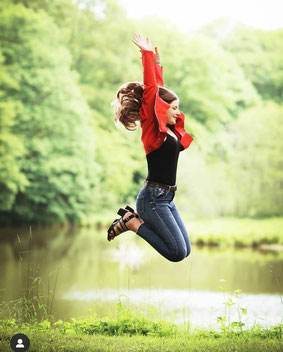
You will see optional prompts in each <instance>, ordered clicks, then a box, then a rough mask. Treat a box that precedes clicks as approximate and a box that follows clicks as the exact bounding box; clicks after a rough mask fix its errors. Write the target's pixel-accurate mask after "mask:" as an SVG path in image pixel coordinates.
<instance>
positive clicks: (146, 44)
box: [132, 34, 152, 51]
mask: <svg viewBox="0 0 283 352" xmlns="http://www.w3.org/2000/svg"><path fill="white" fill-rule="evenodd" d="M132 42H134V43H135V44H136V46H138V47H139V48H140V49H141V50H150V51H152V46H151V42H150V39H149V38H148V37H146V41H145V40H144V39H143V37H142V36H141V35H140V34H135V35H134V39H133V40H132Z"/></svg>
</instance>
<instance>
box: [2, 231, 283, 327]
mask: <svg viewBox="0 0 283 352" xmlns="http://www.w3.org/2000/svg"><path fill="white" fill-rule="evenodd" d="M0 232H1V236H0V241H1V246H0V267H1V275H0V295H1V301H2V300H5V301H10V300H13V299H16V298H19V297H20V296H21V294H22V289H23V288H24V287H25V286H26V282H27V279H26V278H27V273H28V264H29V263H30V267H32V270H33V273H32V276H33V277H36V276H40V277H41V283H40V292H41V293H42V294H45V295H47V293H48V290H49V291H50V290H52V291H53V292H55V294H54V302H53V306H52V314H53V315H54V316H55V317H56V319H62V320H66V321H70V318H71V317H74V318H81V317H85V316H89V315H90V312H91V309H93V308H95V311H96V313H97V315H98V316H105V315H107V314H108V313H109V312H114V311H115V307H116V304H117V303H118V301H119V300H121V301H122V302H124V303H125V304H127V305H133V306H137V307H139V308H141V307H143V309H145V310H148V309H150V308H151V307H155V310H156V312H157V314H158V315H159V316H160V317H161V318H163V319H168V320H171V319H173V320H174V321H175V322H176V323H177V324H184V323H186V322H188V321H189V322H190V324H191V325H192V326H193V327H205V328H217V323H216V320H217V317H219V316H224V314H225V313H224V311H225V304H224V302H227V300H228V298H229V297H231V298H232V300H233V302H235V305H233V306H232V307H231V308H230V312H229V316H228V318H229V319H231V321H235V320H237V321H239V313H240V314H241V313H242V312H243V310H241V308H244V309H246V310H247V314H241V317H240V319H241V320H242V321H243V322H244V323H245V325H246V326H252V325H254V323H255V322H256V323H259V324H261V325H266V326H269V325H274V324H277V323H279V322H282V317H283V301H282V293H283V287H282V282H281V280H282V273H283V255H282V252H272V251H268V252H267V251H265V252H260V251H255V250H252V249H241V250H235V249H219V248H198V247H196V246H194V245H193V246H192V253H191V255H190V256H189V257H188V258H186V259H185V260H183V261H181V262H178V263H173V262H169V261H167V260H166V259H165V258H163V257H162V256H160V255H159V254H158V253H157V252H155V251H154V250H153V249H152V248H151V247H150V246H149V245H148V244H147V243H146V242H145V241H143V240H142V239H141V238H139V237H138V236H137V235H135V234H134V233H132V232H126V233H124V234H122V235H121V236H119V237H117V238H116V239H115V240H114V241H112V242H108V241H107V240H106V231H105V230H104V231H98V230H96V229H90V228H76V227H73V228H68V227H58V226H57V227H56V226H53V227H51V226H48V227H46V226H45V227H43V226H39V225H38V226H35V225H32V226H31V227H29V226H24V227H5V228H1V229H0ZM31 235H32V239H31V240H30V238H31ZM29 251H30V255H29ZM56 278H57V281H56ZM48 285H49V286H48ZM55 285H56V286H55ZM48 287H49V289H48ZM237 289H240V290H242V291H243V292H242V293H240V295H239V298H237V297H235V296H233V295H232V293H233V292H234V291H235V290H237ZM50 297H51V294H50Z"/></svg>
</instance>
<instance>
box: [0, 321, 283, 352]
mask: <svg viewBox="0 0 283 352" xmlns="http://www.w3.org/2000/svg"><path fill="white" fill-rule="evenodd" d="M124 318H125V317H124ZM128 318H129V316H128ZM141 322H143V324H141ZM107 323H108V324H107ZM145 325H147V328H148V327H149V326H151V329H152V330H148V329H147V328H146V329H143V328H141V326H143V327H144V326H145ZM98 326H100V327H99V328H98ZM111 326H112V328H114V326H116V330H115V329H111V328H110V327H111ZM138 326H139V327H140V328H139V329H138V330H135V329H136V328H137V327H138ZM157 326H158V328H157V329H156V326H155V324H154V323H153V322H150V321H149V320H147V319H144V317H143V318H142V317H141V316H134V315H131V318H130V319H128V320H127V322H125V320H123V319H121V317H120V318H118V319H116V325H115V324H114V320H113V321H112V324H111V323H110V321H109V320H108V321H107V319H106V320H105V319H93V318H88V319H84V320H80V321H73V322H72V323H66V322H62V321H59V324H58V322H57V323H54V324H51V323H50V322H49V321H47V320H45V321H43V322H41V323H37V324H32V325H31V324H21V325H17V324H16V323H15V321H14V320H6V321H2V322H1V326H0V350H1V351H10V346H9V341H10V339H11V337H12V336H13V335H14V334H16V333H19V332H20V333H24V334H25V335H27V336H28V337H29V339H30V341H31V345H30V348H29V351H34V352H35V351H36V352H46V351H84V352H85V351H113V352H114V351H115V352H117V351H121V352H122V351H159V352H160V351H168V352H169V351H170V352H172V351H225V352H226V351H251V352H254V351H269V352H273V351H282V349H283V343H282V333H283V325H278V326H275V327H272V328H260V327H259V326H255V327H253V328H252V329H251V330H246V331H225V332H216V331H206V330H204V331H202V330H197V331H195V332H193V333H190V332H188V331H184V330H182V329H181V328H178V327H176V326H175V327H174V326H173V325H172V323H169V322H164V321H163V322H159V324H157ZM170 326H171V327H172V330H171V329H168V328H169V327H170ZM103 327H104V330H103ZM133 328H134V330H133ZM97 329H98V330H97Z"/></svg>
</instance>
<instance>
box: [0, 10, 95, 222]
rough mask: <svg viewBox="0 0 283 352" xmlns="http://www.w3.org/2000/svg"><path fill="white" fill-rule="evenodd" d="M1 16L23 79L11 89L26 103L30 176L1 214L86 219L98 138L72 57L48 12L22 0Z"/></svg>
mask: <svg viewBox="0 0 283 352" xmlns="http://www.w3.org/2000/svg"><path fill="white" fill-rule="evenodd" d="M0 17H1V20H0V23H1V24H0V27H1V33H2V36H1V43H2V45H1V48H2V55H3V57H4V60H5V69H6V72H7V74H8V75H9V78H10V80H11V81H12V82H15V84H13V86H11V87H7V86H6V87H5V90H4V91H5V94H8V93H9V97H10V100H11V101H13V100H15V101H17V102H20V103H21V105H20V107H21V109H20V111H17V114H16V115H15V118H14V121H15V123H14V126H13V132H14V133H15V134H16V135H21V136H22V138H23V144H24V148H25V150H26V154H25V156H24V157H21V158H17V161H16V164H17V165H18V168H19V169H20V170H21V173H23V174H24V175H25V177H26V178H27V179H28V181H29V186H28V187H26V188H25V190H23V189H22V190H21V191H20V192H18V193H17V195H16V198H15V200H14V202H13V204H11V202H10V206H9V209H8V210H9V212H8V211H7V212H5V213H3V212H2V213H1V219H2V221H4V219H5V221H6V220H7V218H11V219H13V220H18V221H33V222H34V221H36V222H56V221H57V222H63V221H66V220H69V221H74V222H75V221H82V220H83V218H84V216H85V215H86V214H87V213H88V212H89V211H90V210H91V209H90V208H91V207H90V206H89V202H90V200H91V197H92V191H93V188H94V183H93V174H94V171H95V167H94V137H93V132H92V123H91V115H90V110H89V108H88V106H87V104H86V102H85V100H84V98H83V96H82V94H81V92H80V90H79V88H78V85H77V83H76V81H77V75H75V74H74V73H73V72H72V71H71V70H70V64H71V56H70V54H69V52H68V50H67V49H66V48H65V47H64V44H63V41H62V37H61V35H60V31H59V30H58V28H57V27H56V25H55V24H54V22H53V21H52V19H51V18H50V17H49V16H47V15H46V14H45V13H44V12H43V11H39V12H37V13H36V12H34V11H33V10H30V9H26V8H25V7H23V6H21V5H14V6H9V7H7V8H6V9H5V10H3V11H2V12H1V15H0ZM82 136H83V138H82ZM18 187H20V185H19V186H18Z"/></svg>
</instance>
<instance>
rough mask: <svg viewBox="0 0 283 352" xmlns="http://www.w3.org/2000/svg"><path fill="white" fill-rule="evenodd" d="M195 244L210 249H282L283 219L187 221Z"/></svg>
mask: <svg viewBox="0 0 283 352" xmlns="http://www.w3.org/2000/svg"><path fill="white" fill-rule="evenodd" d="M186 225H187V228H188V230H189V233H190V237H191V240H192V243H195V244H198V245H208V246H234V247H238V248H241V247H254V248H257V247H261V246H262V245H279V246H283V217H275V218H265V219H253V218H211V219H193V220H192V219H191V220H190V219H186Z"/></svg>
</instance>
